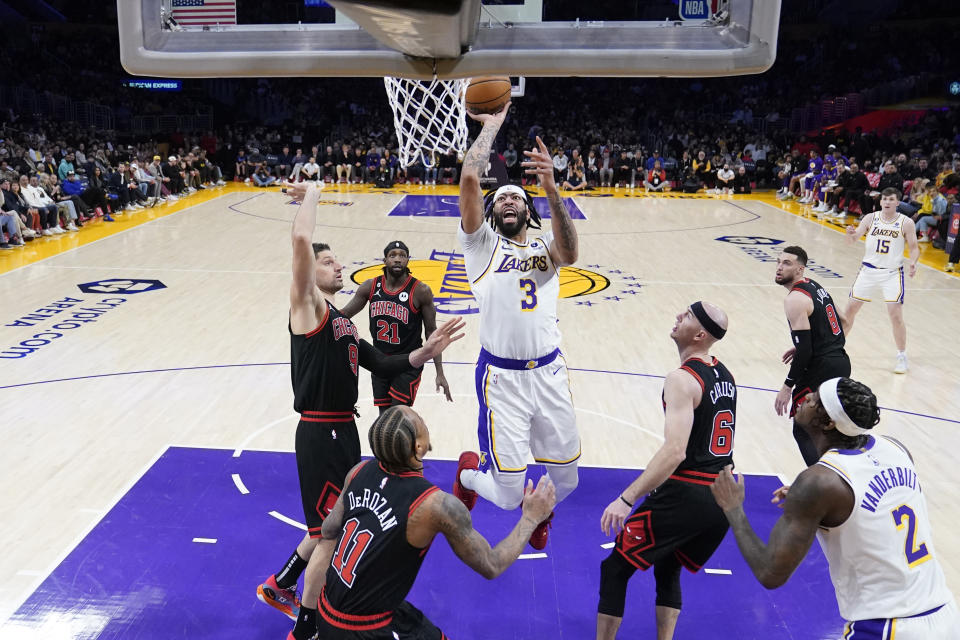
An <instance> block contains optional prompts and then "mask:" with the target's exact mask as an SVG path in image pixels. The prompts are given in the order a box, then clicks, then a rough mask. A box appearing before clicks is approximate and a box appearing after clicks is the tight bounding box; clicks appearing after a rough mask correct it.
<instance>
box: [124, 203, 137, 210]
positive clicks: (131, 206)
mask: <svg viewBox="0 0 960 640" xmlns="http://www.w3.org/2000/svg"><path fill="white" fill-rule="evenodd" d="M123 210H124V211H136V210H137V208H136V207H135V206H133V205H132V204H128V205H127V206H125V207H124V208H123Z"/></svg>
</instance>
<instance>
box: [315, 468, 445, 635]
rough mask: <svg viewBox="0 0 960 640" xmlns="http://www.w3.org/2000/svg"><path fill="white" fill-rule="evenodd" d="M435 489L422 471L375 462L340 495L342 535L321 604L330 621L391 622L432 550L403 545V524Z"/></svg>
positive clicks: (370, 625) (339, 623) (342, 623)
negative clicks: (396, 469)
mask: <svg viewBox="0 0 960 640" xmlns="http://www.w3.org/2000/svg"><path fill="white" fill-rule="evenodd" d="M436 491H439V489H438V488H437V487H435V486H434V485H433V484H431V483H430V482H429V481H428V480H425V479H424V478H423V476H422V475H421V474H420V473H418V472H413V471H411V472H407V473H400V474H395V473H390V472H388V471H386V470H385V469H384V468H383V467H382V466H381V464H380V463H379V462H378V461H377V460H369V461H367V462H365V463H364V464H363V466H361V467H360V469H358V470H357V471H356V473H355V474H354V477H353V478H352V479H351V480H350V483H349V485H348V486H347V489H346V491H345V493H344V495H343V500H344V513H343V531H342V532H341V533H340V538H339V540H338V541H337V547H336V549H335V550H334V553H333V557H332V558H331V561H330V568H329V569H328V570H327V581H326V585H325V586H324V591H323V597H322V598H321V603H320V613H321V615H323V616H324V617H325V618H327V621H328V622H330V623H331V624H333V625H334V626H339V627H341V628H349V627H348V626H347V625H350V626H354V627H355V626H356V625H357V624H358V623H360V622H361V621H362V622H363V624H365V625H368V626H367V627H366V628H368V629H372V628H378V627H381V626H385V625H387V624H389V622H390V619H391V617H392V615H393V611H394V610H395V609H396V608H397V607H399V606H400V605H401V604H402V603H403V599H404V598H406V596H407V593H408V592H409V591H410V589H411V587H413V583H414V581H415V580H416V578H417V573H418V572H419V571H420V565H421V564H423V559H424V557H425V556H426V555H427V550H428V549H429V548H430V547H429V546H427V547H425V548H423V549H418V548H416V547H414V546H413V545H411V544H410V543H409V542H407V521H408V520H409V518H410V516H411V515H412V514H413V513H414V511H416V509H417V507H419V506H420V505H421V504H423V501H424V500H425V499H426V498H427V497H428V496H430V495H431V494H433V493H435V492H436ZM331 618H332V620H331ZM351 622H352V624H351Z"/></svg>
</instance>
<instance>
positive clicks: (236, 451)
mask: <svg viewBox="0 0 960 640" xmlns="http://www.w3.org/2000/svg"><path fill="white" fill-rule="evenodd" d="M299 416H300V414H298V413H291V414H288V415H285V416H283V417H282V418H279V419H277V420H274V421H273V422H271V423H269V424H267V425H265V426H263V427H260V428H259V429H257V430H256V431H254V432H253V433H251V434H250V435H248V436H247V437H246V438H244V439H243V442H241V443H240V446H238V447H237V448H236V449H234V450H233V457H234V458H239V457H240V454H241V453H243V448H244V447H245V446H247V443H248V442H250V441H251V440H253V439H254V438H256V437H257V436H259V435H260V434H261V433H263V432H264V431H266V430H267V429H270V428H272V427H275V426H276V425H278V424H280V423H281V422H285V421H287V420H290V419H291V418H298V417H299Z"/></svg>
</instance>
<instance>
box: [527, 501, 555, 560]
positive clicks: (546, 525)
mask: <svg viewBox="0 0 960 640" xmlns="http://www.w3.org/2000/svg"><path fill="white" fill-rule="evenodd" d="M552 523H553V512H552V511H551V512H550V515H549V516H548V517H547V519H546V520H544V521H543V522H541V523H540V524H538V525H537V528H536V529H534V530H533V533H531V534H530V546H531V547H533V548H534V549H536V550H537V551H542V550H543V549H544V547H546V546H547V537H548V536H549V535H550V528H551V527H552V526H553V524H552Z"/></svg>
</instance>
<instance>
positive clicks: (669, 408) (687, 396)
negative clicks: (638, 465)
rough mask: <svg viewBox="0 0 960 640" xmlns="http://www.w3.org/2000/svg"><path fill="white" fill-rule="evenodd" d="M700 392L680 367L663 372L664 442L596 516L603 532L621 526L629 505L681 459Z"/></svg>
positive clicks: (657, 484) (690, 377)
mask: <svg viewBox="0 0 960 640" xmlns="http://www.w3.org/2000/svg"><path fill="white" fill-rule="evenodd" d="M702 393H703V392H702V390H701V389H700V385H699V383H697V381H696V380H695V379H694V378H693V376H691V375H690V374H689V373H687V372H686V371H684V370H683V369H674V370H673V371H671V372H670V373H669V374H667V379H666V381H665V382H664V384H663V401H664V403H665V405H666V407H665V411H666V414H665V417H664V426H663V437H664V442H663V444H662V445H660V448H659V449H658V450H657V452H656V453H655V454H653V458H651V459H650V463H649V464H647V467H646V469H644V471H643V473H642V474H641V475H640V476H639V477H638V478H637V479H636V480H634V481H633V482H632V483H630V486H629V487H627V488H626V489H624V490H623V492H622V493H621V494H620V495H619V496H617V497H616V498H615V499H614V500H613V502H611V503H610V504H609V505H608V506H607V508H606V509H605V510H604V512H603V516H601V518H600V528H601V529H602V530H603V533H604V535H609V534H610V533H614V534H615V533H617V532H618V531H619V530H620V529H622V528H623V521H624V520H625V519H626V518H627V516H629V515H630V510H631V509H632V505H635V504H636V503H637V500H639V499H640V498H642V497H643V496H645V495H647V494H648V493H650V492H651V491H653V490H654V489H656V488H657V487H659V486H660V485H661V484H663V483H664V482H666V480H667V478H669V477H670V475H671V474H672V473H673V472H674V471H675V470H676V468H677V466H679V464H680V463H681V462H683V459H684V458H685V457H686V455H687V442H688V441H689V440H690V430H691V429H692V428H693V412H694V410H695V409H696V408H697V405H699V404H700V396H701V394H702Z"/></svg>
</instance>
